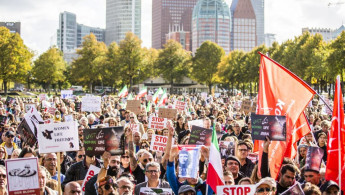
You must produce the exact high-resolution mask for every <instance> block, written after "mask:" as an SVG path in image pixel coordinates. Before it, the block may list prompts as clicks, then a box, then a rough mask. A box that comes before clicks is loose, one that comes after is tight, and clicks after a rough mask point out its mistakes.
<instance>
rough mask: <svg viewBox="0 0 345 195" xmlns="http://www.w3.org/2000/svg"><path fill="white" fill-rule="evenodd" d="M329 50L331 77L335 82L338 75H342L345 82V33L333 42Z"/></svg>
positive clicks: (328, 62) (328, 60)
mask: <svg viewBox="0 0 345 195" xmlns="http://www.w3.org/2000/svg"><path fill="white" fill-rule="evenodd" d="M329 49H330V51H329V52H330V53H329V57H328V58H327V64H328V66H327V67H328V71H329V75H330V76H331V77H333V82H334V78H335V77H336V75H341V80H342V81H343V80H344V70H345V57H344V56H345V31H343V32H342V33H341V34H340V35H339V36H338V37H337V38H336V39H335V40H334V41H333V42H331V44H330V45H329ZM343 91H344V90H343Z"/></svg>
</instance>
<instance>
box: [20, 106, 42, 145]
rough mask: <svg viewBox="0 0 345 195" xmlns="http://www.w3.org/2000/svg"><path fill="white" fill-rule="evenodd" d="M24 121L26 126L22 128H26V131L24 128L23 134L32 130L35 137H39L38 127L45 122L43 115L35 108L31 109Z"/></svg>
mask: <svg viewBox="0 0 345 195" xmlns="http://www.w3.org/2000/svg"><path fill="white" fill-rule="evenodd" d="M24 120H25V122H26V123H25V124H24V123H23V126H22V127H25V129H23V128H22V129H21V130H23V133H25V131H26V130H30V131H31V133H32V134H33V135H34V137H37V129H38V125H39V124H43V123H44V122H43V119H42V117H41V115H40V114H38V112H37V110H36V108H35V107H31V109H30V110H29V111H28V112H27V113H26V114H25V115H24ZM19 131H20V130H19ZM31 133H28V134H27V135H28V136H29V138H30V137H31V136H30V134H31ZM30 139H31V138H30ZM32 141H33V140H32Z"/></svg>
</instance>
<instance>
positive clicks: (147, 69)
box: [139, 48, 159, 82]
mask: <svg viewBox="0 0 345 195" xmlns="http://www.w3.org/2000/svg"><path fill="white" fill-rule="evenodd" d="M158 55H159V51H158V50H157V49H154V48H150V49H147V48H143V56H144V57H143V61H142V69H141V70H140V74H139V82H142V81H144V80H145V79H147V78H150V77H156V76H159V75H158V70H157V69H156V68H155V64H156V61H157V60H158Z"/></svg>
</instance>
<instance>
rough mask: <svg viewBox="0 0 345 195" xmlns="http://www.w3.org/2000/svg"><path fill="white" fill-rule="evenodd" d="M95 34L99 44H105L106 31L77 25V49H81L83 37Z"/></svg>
mask: <svg viewBox="0 0 345 195" xmlns="http://www.w3.org/2000/svg"><path fill="white" fill-rule="evenodd" d="M91 33H92V34H94V35H95V36H96V38H97V41H99V42H105V30H104V29H101V28H97V27H90V26H85V25H83V24H78V25H77V47H81V44H82V43H83V37H85V36H86V35H89V34H91Z"/></svg>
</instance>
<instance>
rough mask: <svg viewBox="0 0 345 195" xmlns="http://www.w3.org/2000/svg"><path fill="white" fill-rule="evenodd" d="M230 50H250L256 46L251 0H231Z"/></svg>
mask: <svg viewBox="0 0 345 195" xmlns="http://www.w3.org/2000/svg"><path fill="white" fill-rule="evenodd" d="M230 10H231V17H232V23H231V50H235V49H238V50H243V51H247V52H248V51H251V50H252V49H253V48H254V47H255V46H257V33H256V32H257V23H256V15H255V11H254V7H253V5H252V1H251V0H233V1H232V4H231V8H230Z"/></svg>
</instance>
